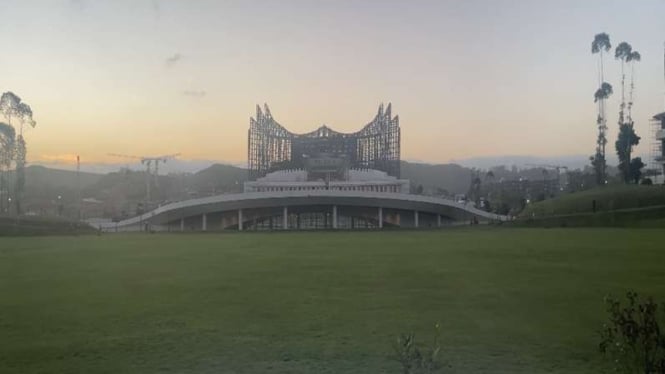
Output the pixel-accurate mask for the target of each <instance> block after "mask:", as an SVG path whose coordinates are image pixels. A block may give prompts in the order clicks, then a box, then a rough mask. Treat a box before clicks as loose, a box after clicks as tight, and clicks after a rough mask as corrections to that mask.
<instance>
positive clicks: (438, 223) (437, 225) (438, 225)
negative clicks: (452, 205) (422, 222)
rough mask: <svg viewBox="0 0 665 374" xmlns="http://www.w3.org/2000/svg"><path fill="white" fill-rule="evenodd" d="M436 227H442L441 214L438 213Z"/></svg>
mask: <svg viewBox="0 0 665 374" xmlns="http://www.w3.org/2000/svg"><path fill="white" fill-rule="evenodd" d="M436 227H441V215H440V214H437V215H436Z"/></svg>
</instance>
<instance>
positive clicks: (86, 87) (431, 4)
mask: <svg viewBox="0 0 665 374" xmlns="http://www.w3.org/2000/svg"><path fill="white" fill-rule="evenodd" d="M0 12H1V14H2V22H0V46H2V54H1V57H0V91H2V92H4V91H13V92H15V93H16V94H18V95H19V96H21V97H22V98H23V100H24V101H26V102H27V103H29V104H30V105H31V106H32V108H33V111H34V113H35V119H36V120H37V123H38V125H37V127H36V128H35V129H32V130H30V131H29V132H27V134H26V138H27V141H28V146H29V152H30V153H29V160H30V161H31V162H40V161H53V160H67V159H73V156H71V155H75V154H80V155H81V158H82V159H83V160H84V162H89V163H92V162H115V161H117V160H114V159H112V158H110V157H109V156H107V154H108V153H123V154H134V155H158V154H169V153H176V152H179V153H181V154H182V158H185V159H207V160H220V161H230V162H244V160H245V159H246V154H247V151H246V147H247V128H248V125H249V117H250V116H254V111H255V105H256V104H263V103H264V102H265V103H268V105H269V106H270V108H271V110H272V113H273V116H274V117H275V118H276V119H277V121H279V122H280V123H281V124H283V125H285V126H286V127H287V128H288V129H290V130H292V131H294V132H306V131H310V130H313V129H314V128H316V127H318V126H319V125H321V124H327V125H329V126H330V127H332V128H334V129H336V130H338V131H343V132H352V131H355V130H357V129H359V128H360V127H362V126H363V125H364V124H365V123H367V122H369V121H370V120H371V119H372V118H373V116H374V115H375V113H376V110H377V107H378V105H379V104H380V103H381V102H386V103H387V102H392V104H393V111H394V113H397V114H399V116H400V124H401V127H402V158H404V159H418V160H426V161H431V162H447V161H450V160H451V159H460V158H467V157H474V156H492V155H537V156H556V155H571V154H585V155H590V154H592V153H593V151H594V143H595V138H596V128H595V116H596V114H595V111H596V107H595V106H594V103H593V92H594V91H595V89H596V87H597V84H598V82H597V73H596V69H597V55H592V54H591V50H590V45H591V41H592V39H593V36H594V34H596V33H599V32H607V33H609V34H610V37H611V39H612V44H613V46H616V45H617V44H618V43H619V42H621V41H627V42H629V43H630V44H632V46H633V47H634V48H635V49H637V50H638V51H639V52H640V53H641V54H642V62H640V63H639V64H638V65H637V66H636V86H637V89H636V96H635V115H634V117H635V120H636V128H637V132H638V134H640V135H641V136H642V138H643V142H642V144H641V145H640V146H639V148H638V149H637V152H638V153H647V152H648V142H649V137H650V132H649V123H648V120H649V118H650V117H651V116H652V115H653V114H655V113H657V112H662V111H664V110H665V108H664V106H665V105H664V103H663V102H664V100H663V97H664V94H663V93H664V90H665V83H664V82H663V42H664V41H665V22H663V18H662V17H663V14H665V0H632V1H629V0H626V1H610V0H598V1H591V0H589V1H587V0H585V1H580V0H570V1H564V0H558V1H551V0H550V1H545V0H542V1H534V0H524V1H517V0H514V1H508V0H505V1H501V0H499V1H490V0H485V1H474V0H471V1H470V0H458V1H443V0H442V1H386V0H382V1H370V0H368V1H351V0H348V1H345V0H338V1H327V0H320V1H316V0H310V1H278V0H273V1H250V0H244V1H203V0H194V1H184V0H182V1H175V0H173V1H167V0H163V1H161V0H132V1H101V0H100V1H93V0H78V1H73V0H72V1H70V0H53V1H46V0H44V1H31V0H20V1H19V0H4V1H2V2H1V5H0ZM606 65H607V69H606V80H607V81H609V82H610V83H611V84H612V85H613V86H614V89H615V94H614V96H613V98H612V100H610V102H609V104H608V107H609V109H610V110H609V113H608V115H609V121H608V124H609V127H610V132H609V139H610V145H612V146H611V147H610V148H609V151H608V153H609V152H611V153H614V149H613V148H614V147H613V143H614V140H615V138H616V132H617V131H616V128H617V125H616V118H617V111H618V110H617V107H618V98H619V96H620V92H619V90H620V76H619V67H620V65H619V63H618V62H617V61H615V60H614V58H613V56H610V57H609V58H607V59H606Z"/></svg>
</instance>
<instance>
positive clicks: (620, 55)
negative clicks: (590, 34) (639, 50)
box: [614, 42, 633, 126]
mask: <svg viewBox="0 0 665 374" xmlns="http://www.w3.org/2000/svg"><path fill="white" fill-rule="evenodd" d="M632 51H633V47H631V46H630V44H628V43H626V42H621V43H619V45H618V46H617V47H616V48H615V49H614V58H615V59H617V60H621V104H620V105H619V126H621V125H623V124H624V122H625V118H624V117H625V116H624V110H625V109H626V72H625V66H626V61H627V60H628V56H630V54H631V52H632Z"/></svg>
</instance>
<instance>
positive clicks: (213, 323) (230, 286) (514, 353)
mask: <svg viewBox="0 0 665 374" xmlns="http://www.w3.org/2000/svg"><path fill="white" fill-rule="evenodd" d="M663 238H664V235H663V231H662V230H657V229H653V230H650V229H632V230H629V229H514V228H510V229H506V228H503V229H489V228H481V229H469V228H466V229H451V230H444V231H422V232H417V231H402V232H383V233H378V232H356V233H341V232H340V233H325V232H318V233H274V234H254V233H246V234H222V235H212V234H210V235H176V234H172V235H127V236H114V235H107V236H100V237H98V236H84V237H62V236H61V237H37V238H0V372H1V373H74V372H76V373H253V372H261V373H314V372H316V373H320V372H323V373H398V372H399V368H398V366H397V364H396V363H394V362H392V361H390V360H389V358H388V356H389V355H390V354H391V343H392V341H393V340H394V339H395V337H396V336H397V335H398V334H399V333H401V332H408V331H414V332H416V334H417V337H419V338H429V337H430V336H431V334H430V333H431V332H432V330H433V328H432V326H433V325H434V324H435V323H436V322H440V323H441V325H442V331H443V345H444V356H445V357H447V358H448V361H449V363H450V365H451V369H450V372H454V373H483V372H485V373H550V372H551V373H590V372H599V371H600V370H601V369H602V368H603V361H602V360H601V357H600V356H599V354H598V353H597V343H598V337H597V330H598V329H599V328H600V326H601V324H602V322H603V321H604V318H605V314H604V305H603V297H604V295H606V294H608V293H612V294H615V295H618V294H622V293H623V292H624V291H626V290H628V289H634V290H636V291H638V292H640V293H643V294H650V295H653V296H655V297H656V298H657V299H659V300H665V268H663V264H665V246H664V245H663Z"/></svg>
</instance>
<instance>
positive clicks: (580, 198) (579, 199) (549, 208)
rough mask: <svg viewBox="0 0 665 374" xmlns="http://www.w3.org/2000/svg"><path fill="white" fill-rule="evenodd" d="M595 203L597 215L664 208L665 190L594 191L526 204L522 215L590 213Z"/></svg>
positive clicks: (624, 188) (620, 188) (630, 187)
mask: <svg viewBox="0 0 665 374" xmlns="http://www.w3.org/2000/svg"><path fill="white" fill-rule="evenodd" d="M594 201H595V202H596V203H595V204H596V212H603V211H612V210H622V209H638V208H646V207H653V206H660V205H665V188H664V187H663V186H661V185H654V186H641V185H616V186H607V187H601V188H593V189H590V190H586V191H581V192H575V193H571V194H567V195H561V196H559V197H556V198H554V199H549V200H544V201H540V202H537V203H533V204H529V205H527V207H526V208H525V209H524V211H523V212H522V214H521V215H522V216H523V217H531V216H534V215H535V216H546V215H566V214H578V213H592V212H593V204H594V203H593V202H594Z"/></svg>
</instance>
